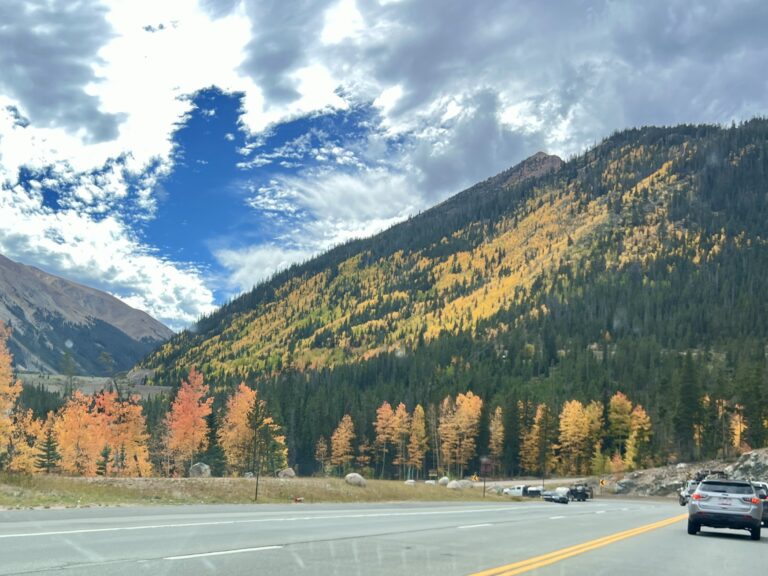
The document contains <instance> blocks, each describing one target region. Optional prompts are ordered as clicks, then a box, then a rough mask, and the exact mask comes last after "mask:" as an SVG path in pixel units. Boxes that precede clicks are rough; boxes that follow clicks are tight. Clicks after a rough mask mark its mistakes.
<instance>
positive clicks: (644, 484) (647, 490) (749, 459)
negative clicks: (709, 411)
mask: <svg viewBox="0 0 768 576" xmlns="http://www.w3.org/2000/svg"><path fill="white" fill-rule="evenodd" d="M699 470H722V471H724V472H725V473H726V474H727V475H728V477H729V478H735V479H742V480H762V481H767V480H768V448H761V449H759V450H752V451H751V452H746V453H745V454H742V455H741V456H740V457H739V459H738V460H736V461H735V462H730V463H728V462H724V461H722V460H710V461H707V462H696V463H690V464H689V463H680V464H673V465H670V466H662V467H659V468H649V469H647V470H638V471H635V472H629V473H627V474H623V475H617V476H614V477H612V478H610V479H608V480H607V491H608V492H610V493H615V494H623V495H628V496H674V497H676V496H677V490H678V489H679V488H680V487H681V486H682V485H683V484H684V483H685V481H686V480H689V479H691V478H692V477H693V476H694V475H695V474H696V472H697V471H699Z"/></svg>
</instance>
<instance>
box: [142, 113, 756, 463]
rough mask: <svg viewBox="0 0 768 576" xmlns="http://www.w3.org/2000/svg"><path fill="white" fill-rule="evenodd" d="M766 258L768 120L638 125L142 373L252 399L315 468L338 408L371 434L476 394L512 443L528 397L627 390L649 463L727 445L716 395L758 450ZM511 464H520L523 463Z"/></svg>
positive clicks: (214, 329)
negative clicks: (398, 411) (419, 410)
mask: <svg viewBox="0 0 768 576" xmlns="http://www.w3.org/2000/svg"><path fill="white" fill-rule="evenodd" d="M766 242H768V121H766V120H762V119H757V120H753V121H750V122H747V123H744V124H742V125H739V126H733V127H730V128H722V127H717V126H676V127H669V128H654V127H650V128H641V129H631V130H626V131H623V132H620V133H617V134H614V135H613V136H611V137H610V138H608V139H606V140H605V141H603V142H602V143H600V144H599V145H597V146H596V147H594V148H593V149H591V150H589V151H588V152H586V153H585V154H582V155H580V156H578V157H576V158H573V159H571V160H569V161H568V162H565V163H562V162H561V161H560V160H559V159H557V158H555V157H551V156H546V155H543V154H538V155H536V156H534V157H532V158H530V159H529V160H527V161H525V162H523V163H522V164H520V165H519V166H517V167H515V168H513V169H511V170H509V171H507V172H505V173H503V174H500V175H498V176H496V177H493V178H491V179H489V180H486V181H485V182H482V183H480V184H477V185H476V186H474V187H472V188H470V189H469V190H466V191H464V192H462V193H460V194H458V195H456V196H455V197H453V198H452V199H450V200H448V201H446V202H444V203H443V204H441V205H439V206H436V207H435V208H433V209H431V210H429V211H427V212H425V213H423V214H420V215H418V216H415V217H413V218H411V219H410V220H408V221H407V222H403V223H402V224H399V225H397V226H395V227H393V228H392V229H390V230H387V231H385V232H383V233H381V234H379V235H377V236H374V237H372V238H369V239H365V240H358V241H354V242H350V243H348V244H345V245H343V246H340V247H338V248H336V249H334V250H332V251H330V252H328V253H327V254H324V255H322V256H320V257H318V258H316V259H314V260H312V261H310V262H307V263H305V264H303V265H301V266H296V267H293V268H291V269H290V270H287V271H285V272H283V273H280V274H278V275H277V276H275V277H274V278H273V279H272V280H270V281H268V282H266V283H264V284H262V285H260V286H258V287H256V288H255V289H254V290H253V291H252V292H249V293H247V294H244V295H243V296H241V297H240V298H238V299H236V300H234V301H233V302H232V303H230V304H228V305H226V306H224V307H222V308H221V309H220V310H219V311H217V312H216V313H215V314H213V315H212V316H210V317H208V318H204V319H202V320H201V321H200V322H199V324H198V325H197V326H196V327H195V329H194V330H190V331H186V332H183V333H182V334H180V335H178V336H176V337H174V338H172V339H171V340H170V341H168V342H167V343H166V344H165V345H163V346H162V347H160V348H159V349H158V350H157V351H156V352H155V353H153V354H152V355H150V356H149V357H148V358H146V359H145V360H144V361H143V362H142V366H143V367H145V368H149V369H152V370H154V380H155V381H156V382H158V383H171V384H176V383H178V382H179V381H180V378H181V377H182V376H183V375H184V374H186V372H187V371H188V370H189V368H190V367H191V366H193V365H195V366H197V367H198V369H200V370H201V371H202V372H203V373H204V374H205V375H206V378H207V380H208V382H209V383H210V384H211V385H212V387H213V389H214V390H218V391H220V392H223V391H225V390H231V389H232V387H233V386H234V385H236V384H237V383H238V382H240V381H241V380H244V381H247V382H249V383H255V384H257V385H258V386H259V387H260V388H261V389H262V390H263V394H264V396H265V397H267V398H268V399H269V400H270V402H271V403H272V404H273V405H274V407H275V410H276V411H277V413H278V414H279V416H280V417H281V418H282V419H283V420H284V422H285V424H286V428H287V430H288V442H289V454H291V455H292V459H295V460H297V461H299V462H302V463H309V462H310V461H311V459H312V447H313V443H314V441H315V439H316V438H317V435H318V434H320V433H322V434H325V435H328V434H329V433H330V431H331V430H332V429H333V427H334V426H335V425H336V423H338V421H339V419H340V418H341V416H342V415H343V414H344V413H347V412H349V413H351V414H352V415H353V417H354V418H355V421H356V422H359V423H360V425H361V426H363V427H364V430H361V431H360V432H359V434H362V433H365V434H367V435H368V436H369V437H370V436H371V434H372V432H371V430H370V425H367V424H365V423H366V422H370V420H371V414H372V413H373V412H375V407H376V406H377V405H378V404H379V403H380V402H381V401H382V400H383V399H388V400H390V401H392V402H399V401H404V402H406V403H407V404H408V405H409V406H412V405H413V404H415V403H416V402H420V403H422V404H424V405H429V404H430V403H436V402H439V401H440V399H441V398H442V396H444V395H445V394H449V393H450V394H455V393H456V392H458V391H464V390H466V389H468V388H471V389H472V390H474V391H475V393H478V394H480V395H481V396H483V397H484V398H485V400H486V406H487V407H488V408H491V409H492V408H493V406H495V405H502V406H504V407H505V419H506V425H507V428H508V429H510V430H511V429H514V428H519V427H520V425H521V423H520V419H521V418H522V419H523V420H525V418H529V416H527V415H525V414H522V415H521V414H518V406H519V401H520V400H521V399H525V400H534V401H541V400H546V401H547V402H549V403H550V404H551V405H557V404H559V403H562V402H563V401H564V400H567V399H571V398H579V399H582V400H584V401H589V400H592V399H598V400H601V401H603V403H604V405H607V404H608V399H609V398H610V396H611V395H612V394H613V393H614V392H615V391H617V390H622V391H624V392H625V393H627V394H629V395H630V396H631V397H632V399H633V400H634V401H636V402H640V403H642V404H643V405H644V406H646V407H647V409H648V413H649V415H650V416H651V418H652V419H653V421H654V423H655V424H654V436H653V442H654V451H655V453H656V454H658V455H664V454H671V453H676V454H678V455H680V456H682V457H689V456H692V455H693V453H694V452H695V451H697V450H698V451H705V450H710V451H712V450H715V449H716V448H717V445H718V443H721V444H722V442H724V439H723V438H722V437H721V438H720V439H718V438H717V437H715V436H713V435H714V434H715V432H713V431H712V430H714V429H715V427H714V426H712V427H711V428H712V429H711V430H710V428H707V427H705V425H704V422H705V420H706V419H710V420H711V419H712V418H717V414H714V412H715V411H716V410H715V408H714V406H715V403H714V402H713V401H711V400H712V399H713V398H719V399H722V400H723V401H725V402H727V403H728V406H729V407H730V408H729V409H731V410H736V411H739V414H740V417H743V418H742V424H743V430H742V431H745V434H746V436H745V438H746V440H745V442H747V441H748V442H749V443H750V444H751V445H752V446H756V445H762V444H764V443H765V437H766V433H765V429H766V423H765V418H766V416H768V414H767V413H766V401H768V391H767V390H766V383H765V374H764V366H765V345H766V339H767V338H768V322H767V321H766V319H768V282H766V281H765V278H766V277H768V246H766ZM705 398H706V402H705V401H704V399H705ZM690 399H692V400H691V401H688V400H690ZM708 411H709V412H708ZM484 418H487V413H485V414H484ZM523 424H524V422H523ZM707 434H710V436H711V437H710V436H707ZM721 436H722V435H721ZM483 441H485V440H484V439H481V443H482V442H483ZM707 442H708V443H709V444H707ZM707 446H708V447H707ZM505 454H506V456H505V467H507V468H509V469H514V468H515V467H516V466H517V460H516V459H517V458H518V455H519V447H516V446H512V445H510V446H508V448H507V452H505Z"/></svg>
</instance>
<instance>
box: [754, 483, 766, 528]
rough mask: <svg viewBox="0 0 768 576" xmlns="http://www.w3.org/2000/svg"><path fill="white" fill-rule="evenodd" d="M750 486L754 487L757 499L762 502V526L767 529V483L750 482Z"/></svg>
mask: <svg viewBox="0 0 768 576" xmlns="http://www.w3.org/2000/svg"><path fill="white" fill-rule="evenodd" d="M752 486H754V487H755V491H756V492H757V497H758V498H760V499H762V501H763V526H765V527H766V528H768V500H766V496H768V482H752Z"/></svg>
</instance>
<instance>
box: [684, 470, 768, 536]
mask: <svg viewBox="0 0 768 576" xmlns="http://www.w3.org/2000/svg"><path fill="white" fill-rule="evenodd" d="M763 502H764V500H761V499H760V498H759V497H758V495H757V493H756V492H755V489H754V488H753V487H752V484H750V483H749V482H747V481H745V480H722V479H711V480H704V481H703V482H701V484H699V487H698V488H696V491H695V492H694V493H693V494H692V495H691V499H690V500H689V502H688V534H698V532H699V530H700V529H701V527H702V526H709V527H711V528H732V529H735V530H749V533H750V536H751V538H752V540H760V525H761V523H762V521H763Z"/></svg>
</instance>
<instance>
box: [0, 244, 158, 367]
mask: <svg viewBox="0 0 768 576" xmlns="http://www.w3.org/2000/svg"><path fill="white" fill-rule="evenodd" d="M0 321H2V322H4V323H5V324H6V325H7V326H10V327H11V329H12V333H11V340H10V343H9V346H10V349H11V352H12V353H13V356H14V360H15V364H16V367H17V369H19V370H30V371H41V372H66V371H68V370H73V371H74V372H76V373H88V374H100V373H104V372H105V371H106V368H105V366H104V364H103V363H102V362H100V361H99V357H100V356H101V355H102V353H103V352H107V353H109V354H110V355H111V356H112V358H113V359H114V369H116V370H125V369H128V368H130V367H131V366H133V364H135V363H136V361H138V360H139V359H140V358H141V357H142V356H144V355H145V354H147V353H148V352H150V351H151V350H152V349H153V348H154V347H155V346H157V345H158V344H159V343H161V342H163V341H164V340H167V339H168V338H170V337H171V336H172V335H173V331H172V330H171V329H170V328H168V327H166V326H165V325H163V324H161V323H160V322H158V321H157V320H155V319H154V318H152V317H151V316H149V315H148V314H146V313H145V312H142V311H140V310H136V309H135V308H131V307H130V306H128V305H127V304H125V303H124V302H122V301H120V300H118V299H117V298H115V297H114V296H111V295H109V294H107V293H106V292H102V291H100V290H96V289H94V288H89V287H88V286H83V285H81V284H77V283H75V282H71V281H69V280H65V279H64V278H60V277H58V276H54V275H52V274H48V273H46V272H44V271H42V270H39V269H38V268H34V267H32V266H26V265H24V264H20V263H18V262H14V261H12V260H9V259H8V258H6V257H4V256H2V255H0ZM70 360H71V362H70ZM67 364H69V365H67Z"/></svg>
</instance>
